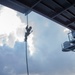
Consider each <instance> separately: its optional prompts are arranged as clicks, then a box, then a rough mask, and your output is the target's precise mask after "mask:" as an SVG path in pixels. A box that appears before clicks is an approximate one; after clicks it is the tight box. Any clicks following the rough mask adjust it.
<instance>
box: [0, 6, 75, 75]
mask: <svg viewBox="0 0 75 75" xmlns="http://www.w3.org/2000/svg"><path fill="white" fill-rule="evenodd" d="M28 16H29V26H32V28H33V32H32V33H31V34H30V36H29V37H28V61H29V71H30V75H75V58H74V57H75V53H74V52H68V53H65V52H62V48H61V44H62V43H63V42H64V41H67V40H68V37H67V32H66V31H67V29H66V28H65V27H63V26H61V25H59V24H57V23H55V22H53V21H51V20H49V19H47V18H45V17H43V16H41V15H39V14H37V13H35V12H31V13H30V14H29V15H28ZM25 27H26V16H25V14H22V13H20V12H17V11H14V10H12V9H10V8H7V7H5V6H2V5H0V75H26V63H25V62H26V61H25V51H26V42H24V34H25Z"/></svg>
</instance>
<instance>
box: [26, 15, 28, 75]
mask: <svg viewBox="0 0 75 75" xmlns="http://www.w3.org/2000/svg"><path fill="white" fill-rule="evenodd" d="M27 26H28V15H27ZM26 70H27V75H29V67H28V52H27V40H26Z"/></svg>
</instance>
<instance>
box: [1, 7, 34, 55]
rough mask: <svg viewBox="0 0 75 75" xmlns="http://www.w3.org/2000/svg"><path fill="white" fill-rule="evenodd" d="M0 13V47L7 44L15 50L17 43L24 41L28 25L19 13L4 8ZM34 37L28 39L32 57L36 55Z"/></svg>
mask: <svg viewBox="0 0 75 75" xmlns="http://www.w3.org/2000/svg"><path fill="white" fill-rule="evenodd" d="M0 12H1V13H0V46H3V45H4V44H6V45H8V46H9V47H12V48H13V47H14V45H15V42H16V41H19V42H23V41H24V35H25V27H26V24H25V23H24V22H23V23H22V21H21V19H20V17H19V16H17V11H14V10H12V9H10V8H7V7H4V6H3V7H2V9H1V11H0ZM33 36H34V35H33V34H31V36H30V37H29V39H28V40H29V41H28V45H29V50H30V54H31V55H32V54H33V53H34V46H33V39H32V38H33Z"/></svg>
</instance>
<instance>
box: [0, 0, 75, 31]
mask: <svg viewBox="0 0 75 75" xmlns="http://www.w3.org/2000/svg"><path fill="white" fill-rule="evenodd" d="M0 4H2V5H5V6H7V7H10V8H12V9H14V10H17V11H19V12H21V13H25V14H26V15H27V14H28V13H30V12H31V11H34V12H36V13H38V14H40V15H43V16H44V17H46V18H48V19H50V20H53V21H55V22H57V23H58V24H60V25H63V26H65V27H67V28H69V29H72V30H75V1H74V0H0Z"/></svg>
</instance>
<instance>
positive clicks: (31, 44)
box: [28, 34, 35, 56]
mask: <svg viewBox="0 0 75 75" xmlns="http://www.w3.org/2000/svg"><path fill="white" fill-rule="evenodd" d="M33 38H34V35H33V34H30V36H29V38H28V46H29V51H30V55H31V56H32V55H33V54H34V53H35V47H34V44H33V42H34V40H33Z"/></svg>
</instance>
